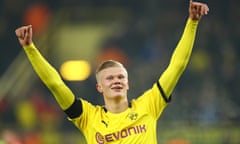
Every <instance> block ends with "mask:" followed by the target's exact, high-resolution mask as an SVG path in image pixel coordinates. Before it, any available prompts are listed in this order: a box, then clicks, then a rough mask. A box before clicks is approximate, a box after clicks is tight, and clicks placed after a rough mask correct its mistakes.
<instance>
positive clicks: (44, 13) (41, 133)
mask: <svg viewBox="0 0 240 144" xmlns="http://www.w3.org/2000/svg"><path fill="white" fill-rule="evenodd" d="M201 2H205V3H207V4H208V5H209V8H210V12H209V14H208V15H207V16H205V17H203V18H202V20H201V22H200V23H199V28H198V32H197V36H196V41H195V45H194V50H193V54H192V57H191V61H190V63H189V65H188V67H187V69H186V71H185V72H184V74H183V76H182V77H181V79H180V81H179V83H178V85H177V87H176V88H175V91H174V93H173V99H172V102H171V103H170V104H169V105H168V107H167V108H166V110H165V111H164V112H163V114H162V116H161V118H160V120H159V125H158V129H157V131H158V142H159V143H163V144H190V143H191V144H197V143H200V144H208V143H209V144H215V143H216V144H239V143H240V138H239V135H240V125H239V121H240V108H239V106H240V95H239V91H238V90H239V88H240V75H239V74H240V57H239V56H238V55H239V54H240V49H239V47H240V41H239V37H240V28H239V24H240V10H239V5H240V2H239V1H237V0H229V1H227V0H225V1H223V0H220V1H219V0H209V1H206V0H205V1H201ZM187 17H188V1H187V0H181V1H180V0H171V1H163V0H162V1H161V0H160V1H157V0H147V1H146V0H138V1H134V0H121V1H120V0H115V1H113V0H101V1H99V0H86V1H83V0H58V1H54V0H0V45H1V53H0V58H1V65H0V134H1V135H0V136H1V137H0V144H4V143H6V141H7V140H6V139H8V140H9V141H10V140H11V141H14V142H15V143H14V144H17V143H18V142H19V143H24V144H55V143H57V144H65V143H85V141H84V139H83V136H82V135H81V133H80V132H79V131H78V129H77V128H75V127H74V126H73V125H72V124H71V123H70V122H69V121H68V120H67V119H66V115H65V114H64V113H63V112H62V111H61V110H60V108H59V107H58V105H57V103H56V102H55V100H54V97H53V96H52V95H51V93H50V92H49V91H48V89H47V88H46V87H45V86H44V85H43V84H42V82H41V81H40V80H39V79H38V77H37V76H36V74H35V73H34V72H33V70H32V68H31V66H30V63H29V62H28V61H27V58H26V56H25V54H24V53H23V50H22V48H21V46H20V44H19V43H18V41H17V38H16V36H15V29H16V28H18V27H19V26H22V25H27V24H32V25H33V31H34V38H33V39H34V42H35V44H36V46H37V47H38V48H39V49H40V51H41V53H42V54H43V55H44V56H45V57H46V58H47V59H48V61H49V62H50V63H51V64H52V65H53V66H54V67H55V68H56V69H57V70H59V69H60V67H61V65H62V63H63V62H64V61H66V60H71V59H74V60H78V59H83V60H85V61H87V62H88V63H89V64H90V65H91V75H90V76H89V77H88V78H87V79H86V80H83V81H67V80H66V81H65V82H66V84H67V85H68V86H69V87H70V88H71V89H72V90H73V92H74V93H75V94H76V96H77V97H82V98H84V99H87V100H89V101H90V102H92V103H93V104H99V105H102V104H103V100H102V96H101V95H100V94H98V93H97V91H96V90H95V84H96V81H95V76H94V70H95V68H96V65H97V64H98V63H99V62H100V61H102V60H104V59H109V58H111V59H116V60H119V61H121V62H122V63H124V64H125V65H126V67H127V68H128V70H129V81H130V90H129V96H128V97H129V99H133V98H136V97H137V96H139V95H140V94H141V93H142V92H144V91H145V90H147V89H148V88H150V87H151V85H152V84H153V82H155V81H156V80H157V79H158V77H159V76H160V74H161V73H162V72H163V71H164V69H165V68H166V67H167V65H168V62H169V60H170V57H171V53H172V52H173V50H174V48H175V46H176V45H177V43H178V40H179V39H180V37H181V34H182V32H183V30H184V27H185V23H186V20H187Z"/></svg>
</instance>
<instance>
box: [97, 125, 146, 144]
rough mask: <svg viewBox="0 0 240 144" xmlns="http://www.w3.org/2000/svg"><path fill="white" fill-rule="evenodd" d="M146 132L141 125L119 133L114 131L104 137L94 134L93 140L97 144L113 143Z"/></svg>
mask: <svg viewBox="0 0 240 144" xmlns="http://www.w3.org/2000/svg"><path fill="white" fill-rule="evenodd" d="M146 131H147V128H146V125H145V124H143V125H137V126H133V127H129V128H126V129H122V130H120V131H116V132H113V133H109V134H106V135H102V134H101V133H100V132H96V134H95V138H96V141H97V143H98V144H104V143H108V142H114V141H118V140H121V139H125V138H127V137H129V136H132V135H137V134H141V133H144V132H146Z"/></svg>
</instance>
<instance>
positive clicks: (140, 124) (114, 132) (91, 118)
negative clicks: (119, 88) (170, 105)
mask: <svg viewBox="0 0 240 144" xmlns="http://www.w3.org/2000/svg"><path fill="white" fill-rule="evenodd" d="M81 101H82V106H83V113H82V114H81V116H80V117H78V118H75V119H72V120H71V121H72V122H73V123H74V124H75V126H76V127H78V128H79V129H80V130H81V131H82V133H83V135H84V136H85V138H86V141H87V143H89V144H110V143H114V144H120V143H121V144H138V143H141V144H145V143H146V144H149V143H150V144H156V143H157V138H156V125H157V120H158V118H159V116H160V114H161V112H162V111H163V109H164V108H165V106H166V102H165V100H164V99H163V97H162V96H160V91H159V88H158V86H157V84H154V85H153V87H152V89H150V90H148V91H146V92H145V93H144V94H143V95H142V96H140V97H139V98H137V99H136V100H132V101H131V104H130V106H129V108H128V109H127V110H126V111H124V112H122V113H119V114H113V113H110V112H108V111H106V110H105V109H104V107H102V106H94V105H92V104H91V103H89V102H87V101H85V100H81Z"/></svg>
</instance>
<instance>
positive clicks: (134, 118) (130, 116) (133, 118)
mask: <svg viewBox="0 0 240 144" xmlns="http://www.w3.org/2000/svg"><path fill="white" fill-rule="evenodd" d="M128 117H129V118H130V119H131V120H136V119H137V117H138V114H137V113H135V112H131V113H130V114H129V115H128Z"/></svg>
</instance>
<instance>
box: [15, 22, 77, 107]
mask: <svg viewBox="0 0 240 144" xmlns="http://www.w3.org/2000/svg"><path fill="white" fill-rule="evenodd" d="M15 33H16V36H17V37H18V40H19V43H20V44H21V45H22V47H23V49H24V51H25V53H26V55H27V57H28V59H29V61H30V63H31V64H32V66H33V68H34V70H35V71H36V73H37V75H38V76H39V77H40V79H41V80H42V81H43V83H44V84H45V85H46V86H47V87H48V88H49V90H50V91H51V92H52V94H53V95H54V96H55V98H56V100H57V102H58V103H59V105H60V107H61V108H62V109H63V110H66V109H68V108H69V107H70V106H71V105H72V104H73V102H74V100H75V96H74V94H73V93H72V91H71V90H70V89H69V88H68V87H67V86H66V85H65V84H64V82H63V81H62V79H61V77H60V75H59V74H58V72H57V71H56V70H55V69H54V68H53V67H52V66H51V65H50V64H49V63H48V62H47V61H46V59H45V58H44V57H43V56H42V55H41V53H40V52H39V51H38V49H37V48H36V47H35V45H34V44H33V42H32V26H31V25H28V26H23V27H20V28H18V29H17V30H16V31H15Z"/></svg>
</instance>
